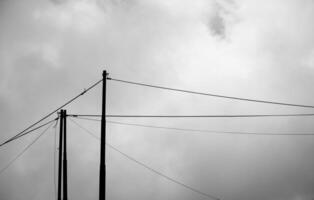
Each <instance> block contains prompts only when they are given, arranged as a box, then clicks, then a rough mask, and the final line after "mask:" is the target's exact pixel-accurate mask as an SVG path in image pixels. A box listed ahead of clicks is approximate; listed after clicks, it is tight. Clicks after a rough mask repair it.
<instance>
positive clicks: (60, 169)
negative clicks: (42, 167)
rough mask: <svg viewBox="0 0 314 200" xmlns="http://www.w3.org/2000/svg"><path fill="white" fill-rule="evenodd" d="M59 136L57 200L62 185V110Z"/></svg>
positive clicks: (59, 199) (59, 198) (59, 197)
mask: <svg viewBox="0 0 314 200" xmlns="http://www.w3.org/2000/svg"><path fill="white" fill-rule="evenodd" d="M59 120H60V134H59V168H58V200H61V185H62V180H61V178H62V146H63V141H62V138H63V130H64V129H63V110H61V112H60V117H59Z"/></svg>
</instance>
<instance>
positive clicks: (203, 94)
mask: <svg viewBox="0 0 314 200" xmlns="http://www.w3.org/2000/svg"><path fill="white" fill-rule="evenodd" d="M108 80H112V81H117V82H121V83H127V84H133V85H139V86H145V87H151V88H158V89H164V90H171V91H176V92H184V93H190V94H197V95H202V96H211V97H218V98H224V99H232V100H239V101H250V102H255V103H265V104H275V105H281V106H293V107H302V108H314V106H312V105H304V104H293V103H284V102H277V101H267V100H259V99H250V98H242V97H234V96H225V95H219V94H213V93H204V92H196V91H191V90H183V89H177V88H170V87H164V86H158V85H151V84H145V83H139V82H133V81H126V80H121V79H115V78H108Z"/></svg>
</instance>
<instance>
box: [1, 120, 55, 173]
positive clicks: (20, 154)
mask: <svg viewBox="0 0 314 200" xmlns="http://www.w3.org/2000/svg"><path fill="white" fill-rule="evenodd" d="M51 126H52V123H51V122H50V125H49V126H48V127H47V128H46V129H45V130H44V131H43V132H41V133H40V134H39V135H38V136H37V137H36V138H35V139H34V140H33V141H32V142H31V143H30V144H28V145H27V146H26V147H25V148H24V149H23V150H22V151H21V152H20V153H19V154H17V155H16V156H15V157H14V158H13V159H12V160H11V161H10V162H9V163H8V164H7V165H5V166H4V167H3V168H2V169H1V170H0V175H1V174H2V173H3V172H4V171H5V170H6V169H7V168H9V167H10V166H11V165H12V164H13V163H14V162H15V161H16V160H17V159H18V158H20V157H21V156H22V155H23V154H24V153H25V152H26V151H27V150H28V149H29V148H30V147H31V146H32V145H33V144H34V143H35V142H36V141H37V140H38V139H39V138H40V137H41V136H43V135H44V134H45V133H46V132H47V130H48V129H49V128H50V127H51Z"/></svg>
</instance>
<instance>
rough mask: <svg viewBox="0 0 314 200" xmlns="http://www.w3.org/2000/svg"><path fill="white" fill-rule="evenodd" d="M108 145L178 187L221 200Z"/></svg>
mask: <svg viewBox="0 0 314 200" xmlns="http://www.w3.org/2000/svg"><path fill="white" fill-rule="evenodd" d="M71 122H74V123H75V124H76V125H77V126H78V127H79V128H81V129H82V130H84V131H85V132H86V133H88V134H89V135H91V136H92V137H94V138H96V139H98V140H99V139H100V138H99V137H97V136H96V135H95V134H94V133H92V132H91V131H89V130H88V129H86V128H85V127H83V126H81V125H80V124H78V123H77V122H75V121H74V120H71ZM106 145H107V146H108V147H109V148H111V149H112V150H114V151H116V152H118V153H119V154H121V155H123V156H124V157H126V158H127V159H129V160H131V161H133V162H135V163H137V164H138V165H140V166H142V167H144V168H146V169H148V170H149V171H151V172H153V173H155V174H157V175H159V176H161V177H163V178H165V179H167V180H168V181H171V182H173V183H176V184H177V185H180V186H182V187H184V188H186V189H188V190H191V191H193V192H195V193H198V194H200V195H203V196H205V197H207V198H209V199H214V200H220V198H218V197H216V196H214V195H211V194H208V193H205V192H202V191H200V190H198V189H195V188H194V187H191V186H189V185H187V184H185V183H183V182H180V181H178V180H176V179H174V178H171V177H170V176H168V175H165V174H163V173H161V172H160V171H158V170H155V169H153V168H152V167H150V166H148V165H146V164H145V163H143V162H141V161H139V160H137V159H135V158H133V157H131V156H129V155H128V154H126V153H124V152H122V151H120V150H119V149H118V148H116V147H114V146H113V145H111V144H109V143H106Z"/></svg>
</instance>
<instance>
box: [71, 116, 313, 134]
mask: <svg viewBox="0 0 314 200" xmlns="http://www.w3.org/2000/svg"><path fill="white" fill-rule="evenodd" d="M70 119H71V118H70ZM77 119H84V120H91V121H98V122H99V121H100V120H98V119H90V118H83V117H78V118H77ZM106 122H108V123H110V124H118V125H126V126H136V127H144V128H154V129H164V130H175V131H185V132H194V133H214V134H233V135H268V136H313V135H314V133H278V132H274V133H265V132H242V131H220V130H204V129H190V128H178V127H167V126H154V125H148V124H137V123H125V122H117V121H109V120H107V121H106Z"/></svg>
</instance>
